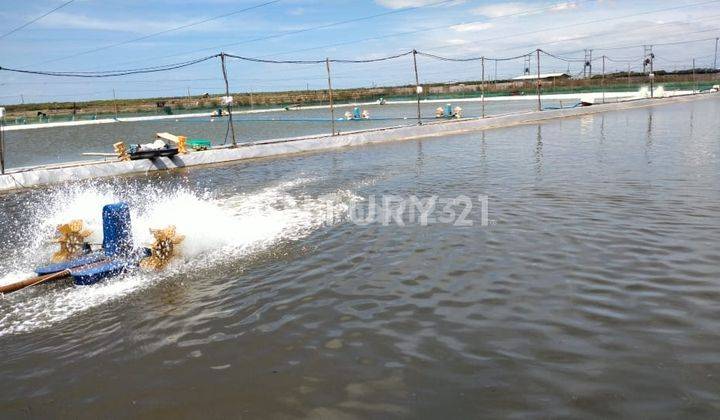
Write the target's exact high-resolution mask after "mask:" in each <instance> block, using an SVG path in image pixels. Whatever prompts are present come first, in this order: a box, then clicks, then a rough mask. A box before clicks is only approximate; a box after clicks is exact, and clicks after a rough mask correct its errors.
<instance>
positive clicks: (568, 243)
mask: <svg viewBox="0 0 720 420" xmlns="http://www.w3.org/2000/svg"><path fill="white" fill-rule="evenodd" d="M719 111H720V101H717V100H703V101H698V102H695V103H688V104H682V105H672V106H664V107H658V108H654V109H637V110H630V111H624V112H622V113H608V114H602V115H597V116H595V117H594V118H586V117H584V118H577V119H567V120H562V121H553V122H548V123H547V124H543V125H542V126H537V125H532V126H518V127H513V128H507V129H499V130H490V131H486V132H477V133H470V134H467V135H462V136H452V137H446V138H436V139H426V140H420V141H418V140H414V141H407V142H398V143H391V144H383V145H376V146H369V147H361V148H352V149H346V150H340V151H333V152H328V153H318V154H304V155H300V156H292V157H287V158H280V159H263V160H258V161H254V162H245V163H236V164H229V165H217V166H213V167H206V168H197V169H192V170H183V171H179V172H175V173H166V174H160V175H156V176H155V175H154V176H151V177H148V178H146V177H125V178H122V179H117V180H107V181H99V182H96V183H86V184H76V186H74V187H57V188H54V189H43V190H32V191H23V192H20V193H17V194H6V195H2V196H0V211H1V212H2V214H3V215H5V217H6V219H5V220H6V222H5V223H2V224H0V238H1V239H2V240H0V267H2V269H3V271H2V272H3V273H6V272H10V271H13V270H17V271H27V270H29V269H31V268H32V266H33V265H34V264H35V263H36V262H37V261H39V260H42V258H44V257H45V256H46V255H47V254H48V253H49V252H50V248H49V245H48V244H47V243H44V242H43V240H44V237H45V236H44V234H47V233H49V231H50V230H51V227H52V223H55V221H56V219H58V220H59V219H61V218H66V217H70V216H72V215H73V214H77V213H79V214H80V216H78V217H83V218H92V217H94V216H92V215H93V214H95V213H96V211H95V210H93V209H94V208H95V207H97V206H99V205H101V204H102V203H103V202H104V201H106V200H109V199H129V200H130V201H131V202H132V203H133V208H135V209H136V210H135V211H136V214H135V216H136V220H137V223H138V227H137V229H139V230H142V229H146V228H147V226H150V225H152V224H153V223H156V222H159V221H172V223H176V224H177V225H178V228H179V230H180V233H183V232H186V233H188V234H189V236H190V237H191V238H192V239H188V240H189V242H188V243H189V244H194V245H192V246H193V247H194V248H193V252H191V253H189V255H192V256H186V257H184V258H183V259H182V260H180V261H178V262H177V264H176V266H175V267H174V268H173V270H171V271H170V272H168V273H166V274H164V275H143V276H128V277H126V278H120V279H116V280H113V281H110V282H105V283H102V284H99V285H97V286H93V287H87V288H77V287H72V286H69V285H66V284H60V285H55V286H50V287H42V288H38V289H35V290H31V291H27V292H23V293H18V294H14V295H9V296H7V297H5V298H4V299H3V300H1V301H0V334H2V335H0V348H2V349H3V358H2V361H1V362H0V363H2V372H3V381H4V383H5V384H6V385H7V384H11V385H10V386H5V387H4V388H3V392H2V393H0V412H2V413H3V414H4V415H5V416H8V417H22V416H25V415H26V413H32V415H34V416H37V417H50V416H56V415H57V413H62V414H63V415H65V416H68V417H78V416H83V417H84V416H87V417H102V416H104V415H106V413H108V412H113V413H115V412H122V413H127V415H130V416H140V415H142V416H147V417H150V416H158V417H159V416H162V417H171V416H172V417H176V416H193V417H195V416H208V415H210V416H212V417H221V416H222V417H229V416H232V417H238V413H240V414H239V415H240V416H244V417H250V418H297V417H305V418H307V417H310V418H319V417H324V418H368V417H371V418H395V417H411V418H438V417H448V418H475V417H489V418H499V417H510V416H514V417H529V416H531V417H570V418H585V417H619V416H622V417H629V418H637V417H671V418H684V417H702V418H712V417H716V416H717V410H718V407H719V406H720V400H719V399H718V393H717V389H718V378H720V363H719V362H720V360H718V356H717V354H718V352H717V349H718V347H720V332H719V331H720V328H719V327H720V326H719V325H718V311H717V308H718V301H720V283H719V280H718V279H720V265H719V264H718V261H720V241H718V238H720V223H718V220H719V218H720V188H718V187H719V186H718V176H717V174H718V172H719V171H720V156H719V155H718V153H719V150H720V149H719V148H718V144H717V142H718V137H717V132H718V130H719V129H720V122H719V121H718V119H717V115H718V112H719ZM691 116H692V118H693V119H692V121H693V122H692V124H693V129H692V130H690V129H689V128H688V125H689V124H690V121H691ZM77 185H80V186H79V187H78V186H77ZM383 194H392V195H395V196H403V197H405V196H410V195H415V196H418V197H428V196H432V195H437V196H439V197H457V196H459V195H466V196H470V197H477V196H479V195H487V196H489V209H490V215H489V218H490V220H491V223H490V225H489V226H487V227H482V226H478V225H476V226H474V227H456V226H450V225H443V224H431V225H429V226H419V225H414V224H409V225H406V226H399V225H392V224H391V225H390V226H382V225H380V224H369V225H367V226H358V225H355V224H352V223H350V222H349V221H348V220H339V221H337V223H334V224H327V223H325V219H324V216H325V214H326V211H327V208H326V207H325V205H326V204H327V203H325V202H323V201H322V200H321V199H320V198H321V197H327V196H331V197H334V200H333V201H332V203H333V205H334V206H336V208H335V210H337V211H339V212H340V213H342V212H343V211H344V209H346V208H347V205H348V204H349V203H351V202H353V201H356V200H363V199H364V198H367V197H370V196H381V195H383ZM479 211H480V209H479V208H478V209H473V211H472V212H471V214H470V216H469V217H470V218H471V219H474V220H477V218H478V217H479ZM22 226H29V227H30V228H29V229H27V232H29V233H27V232H26V230H23V229H22ZM43 232H44V233H43ZM138 234H140V233H138ZM25 243H28V245H20V246H18V244H25ZM36 254H37V255H36ZM21 274H22V273H21Z"/></svg>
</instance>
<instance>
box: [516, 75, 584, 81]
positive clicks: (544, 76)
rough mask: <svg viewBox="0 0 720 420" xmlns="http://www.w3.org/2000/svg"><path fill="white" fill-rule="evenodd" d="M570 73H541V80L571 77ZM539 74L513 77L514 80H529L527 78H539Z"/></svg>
mask: <svg viewBox="0 0 720 420" xmlns="http://www.w3.org/2000/svg"><path fill="white" fill-rule="evenodd" d="M569 78H570V75H569V74H567V73H540V80H556V79H569ZM537 79H538V75H537V74H525V75H522V76H518V77H513V79H512V80H516V81H520V82H522V81H527V80H537Z"/></svg>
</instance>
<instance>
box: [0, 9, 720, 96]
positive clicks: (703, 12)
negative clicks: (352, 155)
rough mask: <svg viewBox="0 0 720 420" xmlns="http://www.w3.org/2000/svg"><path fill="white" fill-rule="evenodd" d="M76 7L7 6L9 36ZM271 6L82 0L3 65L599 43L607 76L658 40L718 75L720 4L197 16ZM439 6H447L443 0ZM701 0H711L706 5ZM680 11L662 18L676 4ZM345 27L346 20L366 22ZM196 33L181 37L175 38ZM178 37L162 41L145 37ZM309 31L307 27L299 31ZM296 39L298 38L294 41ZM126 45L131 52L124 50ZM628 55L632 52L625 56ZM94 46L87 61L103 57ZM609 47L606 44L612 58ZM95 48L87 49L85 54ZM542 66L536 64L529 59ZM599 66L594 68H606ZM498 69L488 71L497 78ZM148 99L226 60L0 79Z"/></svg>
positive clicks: (468, 69)
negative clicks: (104, 74) (117, 72)
mask: <svg viewBox="0 0 720 420" xmlns="http://www.w3.org/2000/svg"><path fill="white" fill-rule="evenodd" d="M65 1H66V0H37V1H33V2H26V1H14V0H4V1H2V2H1V3H0V22H2V25H0V28H2V29H0V34H2V33H5V32H7V31H9V30H10V29H12V28H15V27H17V26H20V25H22V24H23V23H25V22H27V21H29V20H31V19H33V18H36V17H38V16H40V15H42V14H43V13H45V12H47V11H49V10H50V9H52V8H54V7H57V6H59V5H61V4H62V3H64V2H65ZM267 1H268V0H203V1H202V2H200V1H184V0H179V1H171V0H144V1H140V0H123V1H114V0H104V1H101V0H76V1H74V2H73V3H71V4H70V5H68V6H66V7H63V8H61V9H59V10H58V11H56V12H54V13H52V14H50V15H48V16H47V17H45V18H43V19H41V20H39V21H37V22H35V23H33V24H32V25H30V26H28V27H26V28H24V29H22V30H20V31H18V32H15V33H13V34H11V35H8V36H7V37H4V38H2V39H0V66H3V67H14V68H26V69H42V70H58V71H87V70H111V69H124V68H136V67H145V66H153V65H158V64H167V63H173V62H181V61H185V60H189V59H192V58H196V57H202V56H206V55H211V54H214V53H217V52H220V51H225V52H228V53H234V54H238V55H243V56H251V57H263V58H271V59H322V58H325V57H328V56H329V57H332V58H361V59H364V58H375V57H380V56H384V55H392V54H396V53H400V52H404V51H408V50H411V49H413V48H416V49H418V50H422V51H427V52H431V53H433V54H439V55H443V56H449V57H462V56H481V55H484V56H487V57H507V56H514V55H519V54H523V53H526V52H528V51H532V50H534V49H535V48H537V47H540V48H543V49H545V50H547V51H550V52H553V53H556V54H562V55H564V56H567V57H573V58H577V57H580V58H582V56H583V52H582V50H583V49H585V48H594V49H595V53H594V54H595V57H600V56H602V55H603V54H606V55H607V56H608V57H611V58H613V59H615V60H632V62H631V63H625V62H617V61H615V62H611V61H607V68H608V70H615V69H627V66H628V64H630V65H631V67H632V68H633V69H637V68H639V66H640V63H641V59H642V54H643V49H642V47H640V46H639V45H642V44H647V43H653V44H667V43H672V42H676V41H687V40H702V39H706V40H704V41H699V42H695V43H688V44H681V45H657V46H656V47H655V50H654V51H655V54H656V56H657V57H658V60H657V62H656V64H657V67H659V68H666V69H675V68H688V67H689V66H690V62H691V59H692V58H693V57H696V59H697V63H698V66H699V67H703V66H705V67H707V66H711V65H712V63H713V59H714V48H715V42H714V40H713V39H711V38H714V37H716V36H718V35H720V24H718V23H717V22H718V18H720V1H707V0H687V1H686V0H680V1H647V0H639V1H612V0H576V1H557V0H555V1H553V0H550V1H530V0H528V1H516V2H498V1H473V0H456V1H446V2H441V0H374V1H372V0H357V1H348V0H334V1H322V0H280V1H277V2H274V3H272V4H268V5H265V6H261V7H257V8H255V9H253V10H250V11H247V12H240V13H236V14H233V15H231V16H228V17H224V18H219V19H214V20H209V21H207V22H205V23H201V24H196V23H197V22H199V21H203V20H206V19H211V18H213V17H216V16H219V15H223V14H227V13H231V12H234V11H239V10H241V9H244V8H247V7H251V6H256V5H260V4H263V3H266V2H267ZM438 3H442V4H438ZM700 3H702V4H700ZM669 8H674V9H672V10H660V9H669ZM361 18H362V20H359V21H355V22H349V23H341V22H343V21H347V20H353V19H361ZM183 25H192V26H189V27H187V28H184V29H181V30H172V29H173V28H177V27H179V26H183ZM167 30H171V31H170V32H166V33H163V34H160V35H153V36H149V37H147V38H146V39H141V40H137V41H135V39H136V38H140V37H144V36H147V35H150V34H154V33H157V32H161V31H167ZM297 31H302V32H297ZM293 32H295V33H293ZM119 43H124V44H122V45H115V44H119ZM626 46H632V48H616V47H626ZM98 48H99V50H98V51H93V52H87V51H89V50H93V49H98ZM603 48H609V49H603ZM86 52H87V53H86ZM541 64H542V71H543V72H554V71H570V72H571V73H573V74H577V73H578V72H580V71H581V70H582V64H580V63H575V62H573V63H569V64H568V63H566V62H563V61H560V60H555V59H550V58H542V59H541ZM531 66H533V68H534V66H535V62H534V59H533V62H531ZM480 67H481V65H480V63H479V62H473V63H448V62H441V61H435V60H431V59H428V58H422V57H421V58H420V59H419V68H420V77H421V81H424V82H430V81H432V82H436V81H445V82H448V81H456V80H467V79H479V78H480V71H481V69H480ZM600 67H601V61H600V60H598V61H596V62H595V71H596V72H599V71H600ZM523 68H524V62H523V60H522V59H519V60H511V61H504V62H499V63H498V66H497V74H498V77H510V76H516V75H518V74H521V73H522V71H523ZM332 70H333V74H334V76H335V77H334V79H335V80H334V85H335V86H337V87H351V86H372V85H383V84H410V83H412V81H413V77H414V76H413V73H412V59H411V58H410V57H404V58H402V59H398V60H394V61H391V62H382V63H374V64H363V65H348V64H336V65H334V66H333V69H332ZM495 71H496V69H495V64H494V63H493V62H488V63H487V66H486V75H487V77H488V78H489V79H492V78H493V77H494V75H495ZM229 74H230V83H231V90H232V91H234V92H244V91H250V90H254V91H264V90H291V89H292V90H294V89H305V88H310V89H320V88H325V87H326V83H327V81H326V75H325V68H324V66H323V65H312V66H293V65H285V64H283V65H270V64H257V63H246V62H236V61H231V62H230V64H229ZM113 89H115V91H116V94H117V96H118V97H123V98H134V97H152V96H173V95H184V94H186V93H187V90H188V89H189V90H190V92H191V94H198V93H203V92H210V93H218V92H221V91H222V89H223V84H222V77H221V73H220V67H219V63H218V61H217V60H212V61H210V62H205V63H202V64H199V65H197V66H193V67H190V68H185V69H181V70H176V71H173V72H167V73H155V74H146V75H135V76H127V77H123V78H113V79H99V80H87V79H81V80H78V79H65V78H63V79H58V78H50V77H44V76H24V75H18V74H12V73H8V72H0V103H5V104H10V103H18V102H20V100H21V98H20V95H23V99H24V100H25V102H44V101H51V100H58V101H82V100H90V99H102V98H111V97H112V90H113Z"/></svg>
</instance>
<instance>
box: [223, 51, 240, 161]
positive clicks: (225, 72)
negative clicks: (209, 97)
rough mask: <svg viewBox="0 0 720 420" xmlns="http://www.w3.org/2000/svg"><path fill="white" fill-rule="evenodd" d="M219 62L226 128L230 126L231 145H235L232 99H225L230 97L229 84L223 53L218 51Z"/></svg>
mask: <svg viewBox="0 0 720 420" xmlns="http://www.w3.org/2000/svg"><path fill="white" fill-rule="evenodd" d="M220 63H221V64H222V73H223V79H224V80H225V98H226V101H228V102H227V112H228V128H230V132H231V133H232V146H233V147H237V140H236V139H235V125H233V118H232V100H231V99H227V98H230V84H229V83H228V77H227V69H226V68H225V53H224V52H223V53H220Z"/></svg>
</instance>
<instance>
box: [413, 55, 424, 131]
mask: <svg viewBox="0 0 720 420" xmlns="http://www.w3.org/2000/svg"><path fill="white" fill-rule="evenodd" d="M413 65H414V67H415V94H416V95H417V123H418V125H422V116H421V115H420V89H421V88H420V76H419V75H418V67H417V50H413Z"/></svg>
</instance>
